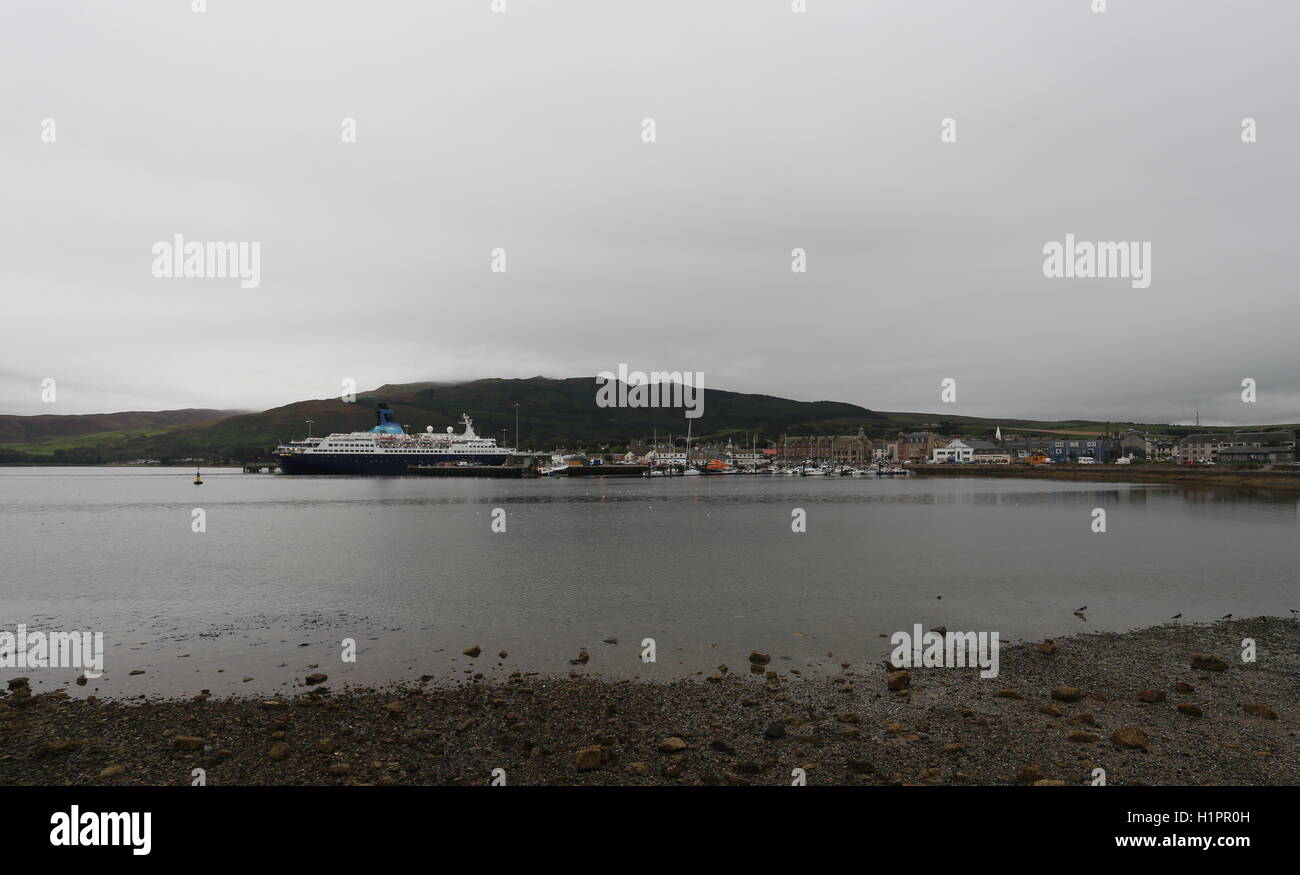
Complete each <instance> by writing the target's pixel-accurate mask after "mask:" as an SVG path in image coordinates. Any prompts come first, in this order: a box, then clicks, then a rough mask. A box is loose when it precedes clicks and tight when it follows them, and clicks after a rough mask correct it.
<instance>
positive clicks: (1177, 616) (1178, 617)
mask: <svg viewBox="0 0 1300 875" xmlns="http://www.w3.org/2000/svg"><path fill="white" fill-rule="evenodd" d="M1182 618H1183V615H1182V612H1181V611H1180V612H1179V613H1177V614H1174V615H1173V616H1172V617H1170V618H1169V619H1171V620H1181V619H1182Z"/></svg>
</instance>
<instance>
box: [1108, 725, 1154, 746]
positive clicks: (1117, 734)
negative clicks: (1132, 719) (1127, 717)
mask: <svg viewBox="0 0 1300 875" xmlns="http://www.w3.org/2000/svg"><path fill="white" fill-rule="evenodd" d="M1110 740H1111V741H1112V742H1114V743H1115V744H1117V745H1119V746H1120V747H1127V748H1133V749H1138V748H1140V749H1142V750H1147V749H1148V742H1149V740H1148V738H1147V734H1146V733H1145V732H1143V731H1142V730H1141V729H1138V728H1137V727H1136V726H1125V727H1124V728H1123V729H1116V730H1115V731H1114V732H1112V733H1111V734H1110Z"/></svg>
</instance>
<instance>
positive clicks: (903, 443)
mask: <svg viewBox="0 0 1300 875" xmlns="http://www.w3.org/2000/svg"><path fill="white" fill-rule="evenodd" d="M947 444H948V441H947V440H946V439H945V438H944V436H943V435H941V434H938V433H937V432H933V431H928V430H926V431H913V432H901V431H900V432H899V433H898V449H897V451H896V458H897V460H898V462H899V463H900V464H903V465H908V464H921V463H924V462H928V461H930V459H932V458H933V457H934V451H935V450H936V449H938V448H939V447H944V446H947Z"/></svg>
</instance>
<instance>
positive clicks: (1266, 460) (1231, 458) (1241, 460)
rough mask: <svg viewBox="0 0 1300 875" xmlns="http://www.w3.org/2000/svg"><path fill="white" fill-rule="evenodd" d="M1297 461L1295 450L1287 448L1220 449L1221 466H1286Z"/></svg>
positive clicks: (1216, 460) (1219, 460) (1217, 461)
mask: <svg viewBox="0 0 1300 875" xmlns="http://www.w3.org/2000/svg"><path fill="white" fill-rule="evenodd" d="M1294 461H1295V450H1293V449H1288V448H1287V447H1260V446H1256V447H1219V450H1218V452H1217V453H1216V454H1215V463H1216V464H1219V465H1285V464H1288V463H1290V462H1294Z"/></svg>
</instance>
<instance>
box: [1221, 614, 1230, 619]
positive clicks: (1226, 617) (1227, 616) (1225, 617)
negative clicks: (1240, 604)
mask: <svg viewBox="0 0 1300 875" xmlns="http://www.w3.org/2000/svg"><path fill="white" fill-rule="evenodd" d="M1219 619H1220V620H1231V619H1232V614H1224V615H1223V616H1222V617H1220V618H1219Z"/></svg>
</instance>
